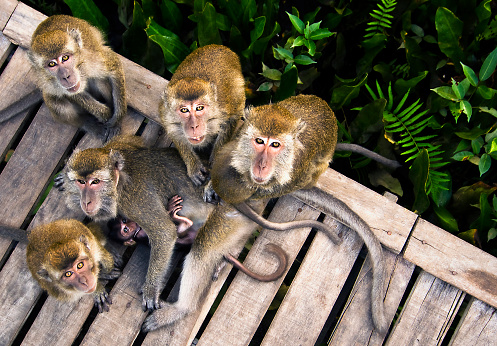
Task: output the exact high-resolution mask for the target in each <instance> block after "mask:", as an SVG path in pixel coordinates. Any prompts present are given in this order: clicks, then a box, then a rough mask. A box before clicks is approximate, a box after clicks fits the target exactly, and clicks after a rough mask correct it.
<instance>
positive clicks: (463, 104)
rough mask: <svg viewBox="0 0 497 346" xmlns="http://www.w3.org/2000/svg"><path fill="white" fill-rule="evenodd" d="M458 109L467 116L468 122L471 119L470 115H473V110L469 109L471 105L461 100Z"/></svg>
mask: <svg viewBox="0 0 497 346" xmlns="http://www.w3.org/2000/svg"><path fill="white" fill-rule="evenodd" d="M460 107H461V109H462V111H463V112H464V113H465V114H466V115H467V116H468V122H469V120H470V119H471V115H472V114H473V110H472V109H471V104H470V103H469V102H468V101H466V100H461V102H460Z"/></svg>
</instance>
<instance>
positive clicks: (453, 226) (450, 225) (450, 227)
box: [433, 205, 459, 233]
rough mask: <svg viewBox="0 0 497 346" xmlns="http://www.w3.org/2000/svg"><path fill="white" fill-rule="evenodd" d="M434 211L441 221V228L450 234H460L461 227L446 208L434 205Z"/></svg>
mask: <svg viewBox="0 0 497 346" xmlns="http://www.w3.org/2000/svg"><path fill="white" fill-rule="evenodd" d="M433 211H434V212H435V214H436V215H437V217H438V220H439V221H440V226H441V227H442V228H443V229H445V230H446V231H448V232H451V233H459V226H458V225H457V220H456V219H455V217H454V216H453V215H452V214H451V213H450V212H449V211H448V210H447V209H445V208H444V207H439V206H437V205H433Z"/></svg>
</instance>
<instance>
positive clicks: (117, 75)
mask: <svg viewBox="0 0 497 346" xmlns="http://www.w3.org/2000/svg"><path fill="white" fill-rule="evenodd" d="M117 59H119V58H117ZM113 74H114V75H113V76H112V77H109V83H110V85H111V87H112V103H113V105H114V113H113V114H112V117H111V118H110V119H109V120H107V122H106V124H108V125H109V126H116V125H117V124H119V123H120V121H121V120H122V118H124V116H125V115H126V112H127V103H126V92H125V82H124V73H123V69H122V67H121V68H120V69H116V70H115V71H114V73H113Z"/></svg>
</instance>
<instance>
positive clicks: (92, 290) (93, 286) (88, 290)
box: [85, 280, 97, 293]
mask: <svg viewBox="0 0 497 346" xmlns="http://www.w3.org/2000/svg"><path fill="white" fill-rule="evenodd" d="M96 289H97V280H95V282H94V284H93V285H92V286H91V287H88V289H87V290H86V291H85V293H93V292H95V290H96Z"/></svg>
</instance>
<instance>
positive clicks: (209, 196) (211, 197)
mask: <svg viewBox="0 0 497 346" xmlns="http://www.w3.org/2000/svg"><path fill="white" fill-rule="evenodd" d="M219 200H220V198H219V195H218V194H217V193H216V191H214V188H213V187H212V182H211V181H209V182H208V183H207V184H206V185H205V187H204V202H207V203H212V204H218V203H219Z"/></svg>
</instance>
